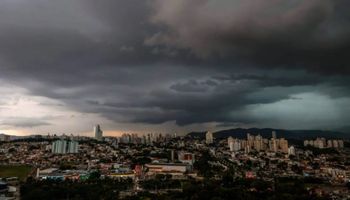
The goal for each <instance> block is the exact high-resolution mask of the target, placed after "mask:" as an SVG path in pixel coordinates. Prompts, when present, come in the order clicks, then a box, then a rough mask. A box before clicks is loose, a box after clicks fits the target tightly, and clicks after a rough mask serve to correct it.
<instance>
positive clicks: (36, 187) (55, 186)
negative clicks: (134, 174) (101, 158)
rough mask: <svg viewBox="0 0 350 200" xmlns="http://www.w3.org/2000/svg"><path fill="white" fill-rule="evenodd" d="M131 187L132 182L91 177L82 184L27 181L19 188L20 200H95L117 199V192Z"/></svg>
mask: <svg viewBox="0 0 350 200" xmlns="http://www.w3.org/2000/svg"><path fill="white" fill-rule="evenodd" d="M131 186H132V180H131V179H127V180H120V181H119V180H112V179H104V180H101V179H99V178H97V177H93V178H91V179H89V180H87V181H84V182H78V181H54V180H44V181H36V180H33V179H29V180H28V181H27V182H26V183H24V184H23V185H22V186H21V199H22V200H32V199H35V200H47V199H50V200H63V199H73V200H80V199H86V200H96V199H106V200H109V199H110V200H112V199H118V195H119V192H120V191H122V190H127V189H129V188H130V187H131Z"/></svg>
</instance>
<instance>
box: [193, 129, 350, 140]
mask: <svg viewBox="0 0 350 200" xmlns="http://www.w3.org/2000/svg"><path fill="white" fill-rule="evenodd" d="M272 131H276V134H277V137H284V138H286V139H296V140H304V139H314V138H316V137H324V138H326V139H330V138H332V139H337V138H339V139H350V134H347V133H343V132H339V131H321V130H284V129H272V128H249V129H243V128H236V129H228V130H221V131H217V132H214V133H213V135H214V137H215V138H217V139H222V138H227V137H230V136H232V137H235V138H246V137H247V133H250V134H252V135H257V134H260V135H261V136H263V137H266V138H270V137H271V134H272ZM187 136H189V137H198V138H204V137H205V132H191V133H188V134H187Z"/></svg>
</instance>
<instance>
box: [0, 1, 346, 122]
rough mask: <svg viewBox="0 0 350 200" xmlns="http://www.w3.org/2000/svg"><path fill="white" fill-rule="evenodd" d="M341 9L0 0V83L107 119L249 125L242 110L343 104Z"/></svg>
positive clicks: (311, 4) (295, 4)
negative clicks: (313, 97)
mask: <svg viewBox="0 0 350 200" xmlns="http://www.w3.org/2000/svg"><path fill="white" fill-rule="evenodd" d="M347 4H349V3H347V2H346V1H344V0H334V1H328V0H325V1H321V0H310V1H299V0H293V1H274V0H266V1H258V0H254V1H241V0H220V1H214V0H205V1H202V0H177V1H174V0H149V1H139V0H128V1H122V0H115V1H112V0H100V1H93V0H87V1H86V0H85V1H84V0H81V1H79V0H78V1H74V2H72V1H69V0H62V1H57V2H53V1H46V0H32V1H30V2H29V1H25V0H16V1H2V2H0V44H1V45H0V70H1V73H0V79H3V80H6V81H7V82H10V83H12V84H16V85H19V86H21V87H25V88H26V89H28V91H29V92H30V93H31V94H33V95H39V96H45V97H49V98H53V99H59V100H60V101H62V102H63V103H64V105H66V106H67V107H69V108H71V109H73V110H77V111H80V112H84V113H98V114H101V115H102V116H105V117H107V118H108V119H110V120H113V121H116V122H137V123H150V124H157V123H163V122H167V121H176V123H177V124H179V125H187V124H192V123H203V122H220V123H223V124H236V123H253V122H255V121H256V119H254V118H253V117H251V116H249V113H248V111H247V110H246V109H247V107H248V106H249V105H254V104H268V103H274V102H278V101H281V100H283V99H290V98H293V97H292V95H293V94H298V93H301V92H314V90H315V87H320V88H321V89H319V92H321V93H325V94H329V95H330V96H332V97H344V96H345V97H348V96H349V95H348V94H349V93H348V91H349V88H348V85H349V84H348V83H349V77H348V76H346V74H347V73H348V72H349V67H348V64H349V62H348V61H347V59H346V57H345V56H347V53H348V52H349V50H350V49H349V45H350V42H349V30H350V28H349V27H350V26H349V23H350V20H349V18H350V16H349V14H348V12H347V9H346V8H347V7H346V6H347ZM314 72H317V73H314ZM318 72H330V75H329V76H327V75H324V74H323V73H318ZM341 72H344V73H343V74H341ZM335 74H336V75H335ZM321 86H322V87H321ZM335 88H336V90H335ZM335 91H337V92H335ZM23 124H25V123H23ZM28 124H30V123H29V122H28V123H27V125H28ZM33 124H34V123H33ZM34 125H35V124H34ZM34 125H33V126H34ZM38 125H40V123H38ZM42 125H45V122H44V123H42Z"/></svg>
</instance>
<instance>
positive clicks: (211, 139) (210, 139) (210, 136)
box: [205, 131, 214, 144]
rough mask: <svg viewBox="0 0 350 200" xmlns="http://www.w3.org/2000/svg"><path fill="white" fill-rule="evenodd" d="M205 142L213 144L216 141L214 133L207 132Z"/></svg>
mask: <svg viewBox="0 0 350 200" xmlns="http://www.w3.org/2000/svg"><path fill="white" fill-rule="evenodd" d="M205 142H206V143H207V144H212V143H213V142H214V137H213V133H212V132H210V131H208V132H207V133H206V134H205Z"/></svg>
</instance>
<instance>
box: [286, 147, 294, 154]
mask: <svg viewBox="0 0 350 200" xmlns="http://www.w3.org/2000/svg"><path fill="white" fill-rule="evenodd" d="M288 155H290V156H295V148H294V146H290V147H289V148H288Z"/></svg>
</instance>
